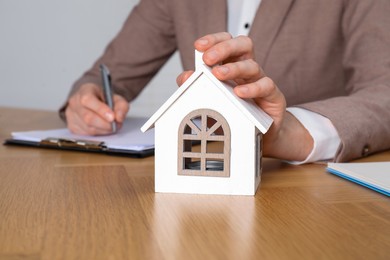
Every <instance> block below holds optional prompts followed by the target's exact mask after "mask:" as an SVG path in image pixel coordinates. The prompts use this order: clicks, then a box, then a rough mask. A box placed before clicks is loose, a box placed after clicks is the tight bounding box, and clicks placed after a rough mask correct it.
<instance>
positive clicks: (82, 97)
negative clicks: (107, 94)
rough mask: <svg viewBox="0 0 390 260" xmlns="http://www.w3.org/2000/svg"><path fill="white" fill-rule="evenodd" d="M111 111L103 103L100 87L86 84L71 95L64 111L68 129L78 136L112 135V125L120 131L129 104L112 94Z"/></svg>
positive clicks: (122, 98)
mask: <svg viewBox="0 0 390 260" xmlns="http://www.w3.org/2000/svg"><path fill="white" fill-rule="evenodd" d="M112 100H113V109H111V108H110V107H109V106H108V105H107V104H106V103H105V101H104V95H103V91H102V86H98V85H96V84H93V83H86V84H83V85H81V86H80V88H79V89H78V91H77V92H76V93H75V94H73V95H72V96H71V97H70V98H69V100H68V105H67V107H66V110H65V116H66V121H67V124H68V128H69V130H70V131H71V132H72V133H75V134H80V135H107V134H112V133H113V129H112V123H113V122H116V125H117V129H120V128H121V126H122V123H123V121H124V119H125V118H126V114H127V112H128V111H129V102H128V101H127V100H126V99H125V98H124V97H122V96H120V95H117V94H113V96H112Z"/></svg>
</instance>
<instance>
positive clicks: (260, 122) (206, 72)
mask: <svg viewBox="0 0 390 260" xmlns="http://www.w3.org/2000/svg"><path fill="white" fill-rule="evenodd" d="M195 58H196V70H195V72H194V73H193V74H192V75H191V76H190V77H189V78H188V79H187V80H186V81H185V82H184V84H183V85H182V86H180V87H179V88H178V90H176V91H175V92H174V94H173V95H172V96H171V97H170V98H169V99H168V100H167V101H166V102H165V103H164V104H163V105H162V106H161V107H160V108H159V109H158V110H157V111H156V113H154V114H153V115H152V116H151V117H150V119H149V120H148V121H147V122H146V123H145V124H144V125H143V126H142V128H141V130H142V131H143V132H145V131H147V130H148V129H150V128H152V127H154V123H155V122H156V121H157V120H158V119H159V118H160V117H161V116H162V115H163V114H164V113H165V112H166V111H167V110H168V109H169V108H170V107H171V106H172V105H173V104H174V103H175V102H176V101H177V100H178V99H179V98H180V97H181V96H182V95H183V94H184V93H185V92H186V91H188V89H189V88H191V87H192V86H194V85H196V84H194V83H196V82H197V81H198V80H200V79H201V77H202V76H206V77H207V79H208V80H210V81H211V82H212V83H213V85H214V86H215V87H216V88H217V89H218V90H219V91H220V93H221V95H223V96H225V97H226V99H227V100H229V101H230V102H232V103H233V104H234V105H235V107H236V108H237V109H238V111H240V112H241V113H242V114H243V115H244V116H245V117H246V118H247V119H248V120H249V121H251V122H252V123H253V125H255V126H256V127H257V128H258V129H259V130H260V131H261V132H262V133H263V134H264V133H266V132H267V131H268V129H269V127H270V126H271V124H272V118H271V117H270V116H269V115H268V114H266V113H265V112H264V111H263V110H261V109H260V108H259V107H258V106H257V105H256V104H255V102H254V101H253V100H252V99H242V98H239V97H237V96H236V94H235V93H234V91H233V84H229V83H228V82H226V83H225V82H221V81H219V80H218V79H217V78H216V77H215V76H214V75H213V74H212V72H211V68H210V67H209V66H207V65H205V64H204V63H203V60H202V53H199V52H196V55H195ZM206 94H207V93H205V95H206Z"/></svg>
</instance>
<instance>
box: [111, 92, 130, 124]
mask: <svg viewBox="0 0 390 260" xmlns="http://www.w3.org/2000/svg"><path fill="white" fill-rule="evenodd" d="M113 100H114V111H115V121H116V122H117V123H121V122H123V121H124V120H125V118H126V115H127V112H128V111H129V107H130V105H129V102H128V101H127V100H126V99H125V98H124V97H122V96H120V95H114V97H113Z"/></svg>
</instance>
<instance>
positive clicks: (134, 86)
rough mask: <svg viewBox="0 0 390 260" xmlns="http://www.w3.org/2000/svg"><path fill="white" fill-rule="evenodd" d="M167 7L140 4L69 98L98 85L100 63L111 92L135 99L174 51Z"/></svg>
mask: <svg viewBox="0 0 390 260" xmlns="http://www.w3.org/2000/svg"><path fill="white" fill-rule="evenodd" d="M168 5H169V3H166V1H165V0H160V1H153V0H142V1H140V3H139V4H138V5H137V6H136V7H134V9H133V10H132V11H131V13H130V15H129V17H128V18H127V20H126V21H125V23H124V24H123V27H122V28H121V30H120V31H119V33H118V34H117V35H116V37H115V38H114V39H113V40H112V41H111V42H110V43H109V44H108V46H107V47H106V49H105V51H104V53H103V54H102V56H101V57H100V58H98V59H97V60H96V62H95V63H94V64H93V66H92V67H91V68H90V69H89V70H87V71H86V72H85V73H84V74H83V75H82V76H81V77H80V78H79V79H78V80H77V81H76V82H75V83H74V84H73V86H72V88H71V91H70V93H69V95H68V98H69V97H70V96H72V95H73V94H74V93H75V92H76V91H77V90H78V88H79V87H80V86H81V85H82V84H84V83H95V84H97V85H101V76H100V71H99V64H100V63H104V64H105V65H106V66H107V67H108V68H109V69H110V71H111V78H112V85H113V90H114V92H115V93H117V94H120V95H122V96H124V97H125V98H126V99H127V100H128V101H131V100H132V99H134V98H135V97H136V96H137V95H138V94H139V93H140V92H141V90H142V89H143V88H144V87H145V85H146V84H147V83H148V82H149V81H150V80H151V79H152V77H153V76H154V75H155V74H156V73H157V72H158V70H159V69H160V68H161V67H162V65H163V64H164V63H165V62H166V61H167V60H168V59H169V57H170V56H171V55H172V54H173V53H174V52H175V50H176V48H177V46H176V40H175V34H174V32H175V31H174V27H173V22H172V18H171V17H172V16H171V15H169V13H168V12H169V11H168V10H169V6H168ZM65 108H66V103H65V104H64V105H63V106H62V107H61V108H60V116H61V117H62V118H63V119H65V117H64V110H65Z"/></svg>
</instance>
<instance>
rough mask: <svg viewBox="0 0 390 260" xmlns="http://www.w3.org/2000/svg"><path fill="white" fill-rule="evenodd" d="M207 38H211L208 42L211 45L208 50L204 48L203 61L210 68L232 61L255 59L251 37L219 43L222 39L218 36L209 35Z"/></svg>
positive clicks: (240, 37)
mask: <svg viewBox="0 0 390 260" xmlns="http://www.w3.org/2000/svg"><path fill="white" fill-rule="evenodd" d="M206 37H208V38H210V40H208V41H209V42H211V43H210V44H209V45H210V46H208V48H203V49H204V50H203V52H204V54H203V61H204V62H205V63H206V64H207V65H209V66H213V65H216V64H220V63H227V62H231V61H238V60H245V59H254V51H253V42H252V40H251V39H250V38H249V37H246V36H239V37H236V38H233V39H227V40H223V41H219V40H220V39H221V38H222V37H217V36H216V35H208V36H206ZM211 44H212V45H211ZM201 51H202V50H201Z"/></svg>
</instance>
